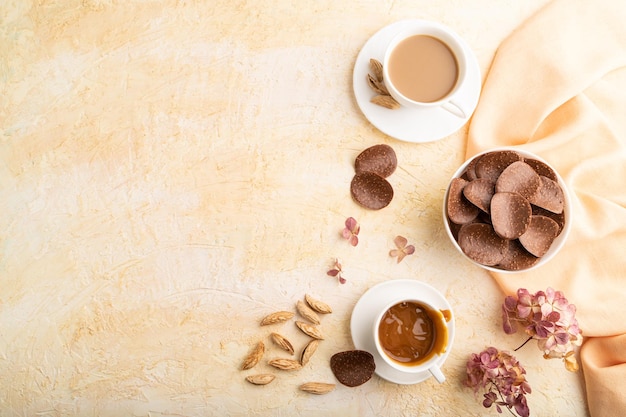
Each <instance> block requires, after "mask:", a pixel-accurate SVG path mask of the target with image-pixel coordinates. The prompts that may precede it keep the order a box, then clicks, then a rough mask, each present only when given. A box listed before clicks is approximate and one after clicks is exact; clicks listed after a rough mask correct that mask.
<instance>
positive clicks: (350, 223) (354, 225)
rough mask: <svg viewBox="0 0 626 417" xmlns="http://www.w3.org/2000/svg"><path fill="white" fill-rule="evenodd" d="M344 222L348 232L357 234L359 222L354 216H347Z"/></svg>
mask: <svg viewBox="0 0 626 417" xmlns="http://www.w3.org/2000/svg"><path fill="white" fill-rule="evenodd" d="M345 224H346V229H348V230H349V231H350V232H352V233H354V234H355V235H358V234H359V223H358V222H357V221H356V219H355V218H354V217H348V218H347V219H346V223H345ZM355 229H356V230H355Z"/></svg>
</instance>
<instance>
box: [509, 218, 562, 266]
mask: <svg viewBox="0 0 626 417" xmlns="http://www.w3.org/2000/svg"><path fill="white" fill-rule="evenodd" d="M558 234H559V225H558V224H557V222H555V221H554V220H552V219H551V218H549V217H545V216H532V217H531V218H530V225H529V226H528V229H527V230H526V232H525V233H524V234H523V235H521V236H520V237H519V242H520V243H521V244H522V246H523V247H524V248H525V249H526V250H527V251H528V252H530V253H531V254H533V255H535V256H537V257H542V256H543V255H545V254H546V252H547V251H548V249H550V246H552V242H554V239H556V237H557V236H558Z"/></svg>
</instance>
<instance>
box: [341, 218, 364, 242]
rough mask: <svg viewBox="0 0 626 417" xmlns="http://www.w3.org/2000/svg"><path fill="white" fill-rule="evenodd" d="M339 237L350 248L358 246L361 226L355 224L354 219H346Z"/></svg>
mask: <svg viewBox="0 0 626 417" xmlns="http://www.w3.org/2000/svg"><path fill="white" fill-rule="evenodd" d="M345 226H346V227H344V229H343V231H342V232H341V235H342V236H343V237H344V239H346V240H347V241H348V242H350V244H351V245H352V246H356V245H358V244H359V236H358V235H359V232H360V231H361V225H359V222H357V221H356V220H355V219H354V217H348V218H347V219H346V223H345Z"/></svg>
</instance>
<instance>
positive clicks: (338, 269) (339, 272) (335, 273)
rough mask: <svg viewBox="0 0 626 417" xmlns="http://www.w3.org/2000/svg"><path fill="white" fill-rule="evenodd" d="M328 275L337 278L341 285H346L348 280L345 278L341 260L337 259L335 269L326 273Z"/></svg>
mask: <svg viewBox="0 0 626 417" xmlns="http://www.w3.org/2000/svg"><path fill="white" fill-rule="evenodd" d="M326 274H327V275H329V276H331V277H336V278H337V280H339V283H340V284H345V283H346V279H345V278H344V277H343V270H342V269H341V262H339V259H335V264H334V265H333V269H331V270H330V271H328V272H326Z"/></svg>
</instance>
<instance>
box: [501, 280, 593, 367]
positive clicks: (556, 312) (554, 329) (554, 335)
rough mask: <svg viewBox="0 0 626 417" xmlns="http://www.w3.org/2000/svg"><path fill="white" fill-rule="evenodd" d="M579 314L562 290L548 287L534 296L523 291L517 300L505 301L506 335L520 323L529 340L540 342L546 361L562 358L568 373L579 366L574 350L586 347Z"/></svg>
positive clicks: (511, 298)
mask: <svg viewBox="0 0 626 417" xmlns="http://www.w3.org/2000/svg"><path fill="white" fill-rule="evenodd" d="M575 314H576V306H575V305H574V304H570V303H569V302H568V301H567V298H565V295H564V294H563V292H561V291H555V290H554V289H552V288H548V289H547V290H546V291H545V292H544V291H537V292H536V293H535V294H531V293H530V292H528V290H526V289H525V288H520V289H518V290H517V298H515V297H513V296H508V297H506V298H505V299H504V303H503V304H502V328H503V329H504V332H505V333H507V334H513V333H515V332H516V331H517V328H518V326H517V325H518V324H520V325H521V326H523V328H524V329H525V332H526V334H528V336H529V339H528V340H531V339H535V340H537V346H538V347H539V349H540V350H541V351H543V356H544V358H546V359H552V358H559V359H562V360H563V362H564V363H565V367H566V368H567V369H568V370H570V371H576V370H578V363H577V361H576V357H575V356H574V347H575V346H580V345H581V344H582V340H583V337H582V333H581V331H580V328H579V326H578V320H576V317H575ZM528 340H527V342H528ZM525 343H526V342H525ZM525 343H524V344H525ZM522 346H523V345H522ZM520 347H521V346H520ZM518 349H519V348H518Z"/></svg>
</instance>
